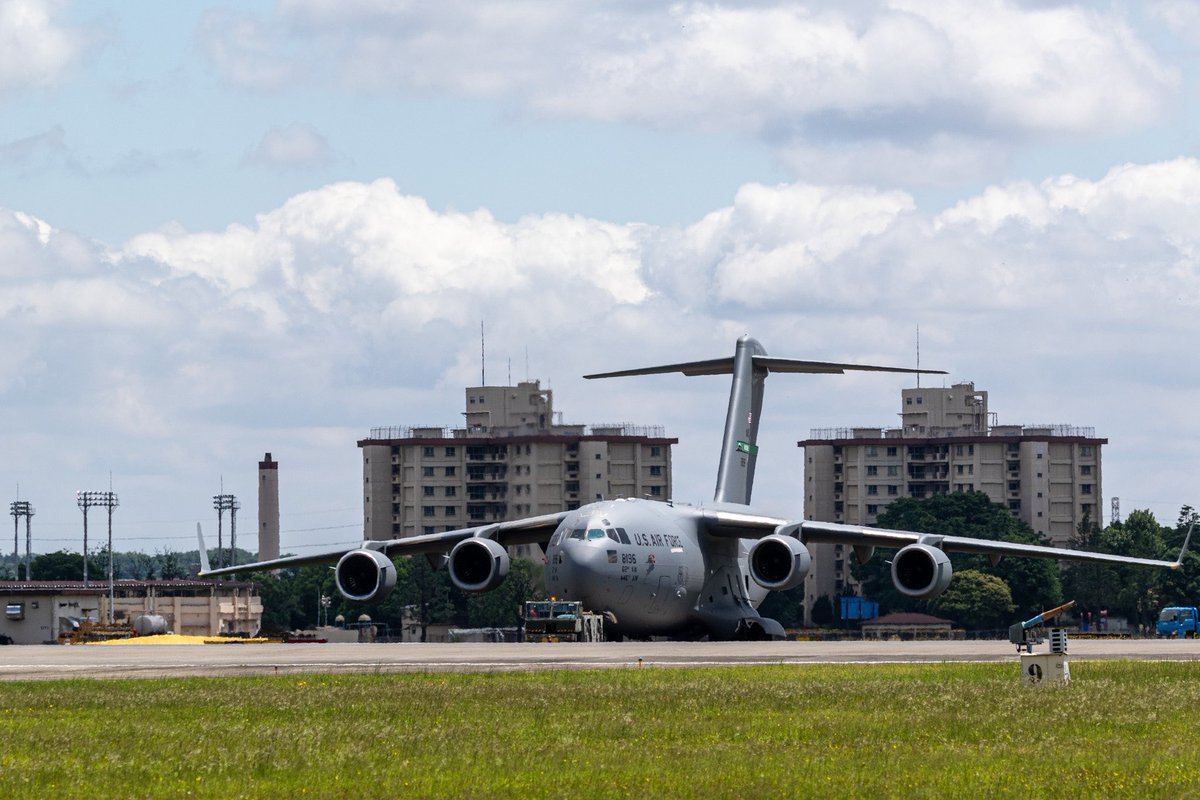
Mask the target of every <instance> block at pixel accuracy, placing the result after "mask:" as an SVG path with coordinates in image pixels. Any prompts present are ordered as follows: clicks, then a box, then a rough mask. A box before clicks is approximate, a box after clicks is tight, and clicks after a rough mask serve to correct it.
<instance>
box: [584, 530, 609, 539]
mask: <svg viewBox="0 0 1200 800" xmlns="http://www.w3.org/2000/svg"><path fill="white" fill-rule="evenodd" d="M604 535H605V534H604V531H602V530H600V529H599V528H590V529H588V532H587V537H588V539H603V538H604Z"/></svg>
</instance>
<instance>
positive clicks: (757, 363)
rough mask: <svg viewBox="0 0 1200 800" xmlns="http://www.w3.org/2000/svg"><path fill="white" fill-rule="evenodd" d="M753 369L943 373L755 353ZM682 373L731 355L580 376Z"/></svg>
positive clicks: (722, 367)
mask: <svg viewBox="0 0 1200 800" xmlns="http://www.w3.org/2000/svg"><path fill="white" fill-rule="evenodd" d="M753 361H754V368H755V369H756V370H760V369H761V370H765V371H767V372H805V373H810V374H827V375H839V374H841V373H843V372H846V371H847V370H851V371H856V372H902V373H907V374H917V375H945V374H946V371H945V370H941V369H913V368H911V367H880V366H875V365H872V364H840V363H837V362H834V361H805V360H803V359H799V358H773V357H771V356H764V355H755V356H754V359H753ZM671 372H682V373H683V374H684V375H730V374H732V373H733V359H732V358H712V359H709V360H707V361H685V362H683V363H680V364H664V365H662V366H660V367H640V368H638V369H623V370H618V371H616V372H599V373H595V374H593V375H584V376H583V377H584V378H588V379H594V378H628V377H631V376H633V375H665V374H667V373H671Z"/></svg>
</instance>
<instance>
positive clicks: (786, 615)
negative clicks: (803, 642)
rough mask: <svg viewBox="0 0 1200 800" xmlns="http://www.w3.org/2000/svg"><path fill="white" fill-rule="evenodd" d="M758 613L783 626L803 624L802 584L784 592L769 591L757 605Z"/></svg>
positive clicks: (791, 626)
mask: <svg viewBox="0 0 1200 800" xmlns="http://www.w3.org/2000/svg"><path fill="white" fill-rule="evenodd" d="M758 613H759V614H761V615H762V616H764V617H767V618H768V619H773V620H775V621H776V622H778V623H779V624H780V625H782V626H783V627H785V628H799V627H802V626H803V625H804V585H803V584H801V585H800V586H797V587H796V588H795V589H788V590H787V591H786V592H771V593H769V594H768V595H767V599H765V600H763V601H762V603H760V604H759V606H758Z"/></svg>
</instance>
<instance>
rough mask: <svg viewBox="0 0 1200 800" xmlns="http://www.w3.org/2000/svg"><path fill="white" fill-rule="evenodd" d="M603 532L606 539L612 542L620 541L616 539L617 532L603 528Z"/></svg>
mask: <svg viewBox="0 0 1200 800" xmlns="http://www.w3.org/2000/svg"><path fill="white" fill-rule="evenodd" d="M604 532H605V533H606V534H608V538H610V539H612V540H613V541H614V542H619V541H621V540H620V539H618V538H617V532H616V531H614V530H613V529H612V528H605V529H604Z"/></svg>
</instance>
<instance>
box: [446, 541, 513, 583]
mask: <svg viewBox="0 0 1200 800" xmlns="http://www.w3.org/2000/svg"><path fill="white" fill-rule="evenodd" d="M449 566H450V580H451V581H452V582H453V583H454V585H455V586H457V587H458V588H459V589H462V590H463V591H464V592H486V591H488V590H489V589H495V588H496V587H497V586H499V585H500V582H501V581H503V580H504V576H505V575H507V574H508V551H507V550H505V549H504V548H503V547H501V546H500V545H499V544H497V543H496V542H495V541H493V540H491V539H484V538H480V537H474V538H471V539H463V540H462V541H461V542H459V543H458V544H456V545H454V549H453V550H451V551H450V561H449Z"/></svg>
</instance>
